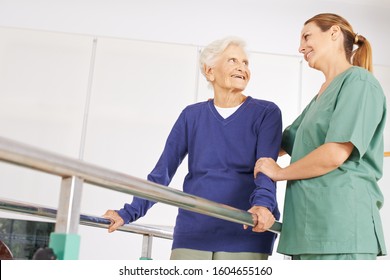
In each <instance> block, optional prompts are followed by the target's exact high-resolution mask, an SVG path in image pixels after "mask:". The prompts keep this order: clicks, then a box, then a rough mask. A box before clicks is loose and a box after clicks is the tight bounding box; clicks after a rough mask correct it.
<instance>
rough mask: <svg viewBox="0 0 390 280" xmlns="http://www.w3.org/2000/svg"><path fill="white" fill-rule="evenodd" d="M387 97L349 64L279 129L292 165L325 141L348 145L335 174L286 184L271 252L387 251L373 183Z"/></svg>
mask: <svg viewBox="0 0 390 280" xmlns="http://www.w3.org/2000/svg"><path fill="white" fill-rule="evenodd" d="M385 120H386V99H385V95H384V93H383V90H382V88H381V86H380V84H379V82H378V81H377V80H376V79H375V78H374V76H373V75H372V74H371V73H370V72H368V71H366V70H365V69H363V68H360V67H356V66H353V67H351V68H349V69H348V70H346V71H345V72H343V73H341V74H339V75H338V76H337V77H336V78H335V79H334V80H333V81H332V83H331V84H330V85H329V86H328V88H327V89H326V90H325V91H324V92H323V93H322V94H321V95H320V96H319V98H317V97H315V98H314V99H313V100H312V101H311V102H310V103H309V105H308V106H307V107H306V108H305V110H304V111H303V112H302V114H301V115H300V116H299V117H298V118H297V119H296V120H295V121H294V122H293V123H292V124H291V125H290V126H289V127H287V128H286V129H285V131H284V132H283V140H282V148H283V149H284V150H285V151H286V152H287V153H288V154H290V155H291V162H292V163H293V162H295V161H297V160H299V159H301V158H303V157H304V156H306V155H307V154H309V153H310V152H311V151H313V150H314V149H316V148H318V147H319V146H321V145H322V144H324V143H329V142H339V143H345V142H351V143H353V145H354V146H355V147H354V149H353V151H352V154H351V155H350V157H349V158H348V159H347V160H346V161H345V162H344V163H343V164H342V165H341V166H340V167H339V168H337V169H335V170H333V171H331V172H329V173H327V174H325V175H322V176H319V177H315V178H311V179H305V180H293V181H288V182H287V188H286V195H285V203H284V211H283V229H282V233H281V235H280V240H279V245H278V249H277V251H278V252H279V253H282V254H285V255H299V254H339V253H344V254H345V253H374V254H377V253H378V255H384V254H386V248H385V241H384V235H383V229H382V223H381V218H380V214H379V209H380V208H381V207H382V204H383V195H382V193H381V191H380V189H379V186H378V184H377V181H378V180H379V179H380V178H381V176H382V169H383V153H384V147H383V145H384V144H383V130H384V126H385Z"/></svg>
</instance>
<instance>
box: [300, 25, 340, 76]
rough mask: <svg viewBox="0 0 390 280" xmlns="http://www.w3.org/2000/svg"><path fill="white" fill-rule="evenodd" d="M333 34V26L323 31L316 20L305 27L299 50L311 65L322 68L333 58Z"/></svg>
mask: <svg viewBox="0 0 390 280" xmlns="http://www.w3.org/2000/svg"><path fill="white" fill-rule="evenodd" d="M332 34H333V33H332V28H330V29H329V30H327V31H322V30H321V29H320V27H318V25H316V24H315V23H314V22H310V23H308V24H306V25H305V26H304V27H303V29H302V33H301V44H300V46H299V52H300V53H302V54H303V55H304V58H305V60H306V61H307V62H308V63H309V66H310V67H312V68H315V69H318V70H321V67H322V66H323V64H324V63H325V62H326V61H328V60H329V59H330V58H331V56H332V54H333V51H334V49H333V44H332Z"/></svg>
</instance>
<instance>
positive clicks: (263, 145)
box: [118, 96, 282, 254]
mask: <svg viewBox="0 0 390 280" xmlns="http://www.w3.org/2000/svg"><path fill="white" fill-rule="evenodd" d="M213 102H214V101H213V100H209V101H207V102H200V103H196V104H193V105H190V106H187V107H186V108H185V109H184V110H183V111H182V113H181V114H180V116H179V118H178V120H177V121H176V123H175V124H174V126H173V128H172V130H171V132H170V134H169V136H168V139H167V141H166V145H165V148H164V151H163V153H162V155H161V157H160V159H159V160H158V162H157V164H156V166H155V168H154V169H153V170H152V172H151V173H150V174H149V175H148V180H149V181H152V182H155V183H158V184H161V185H165V186H167V185H169V183H170V182H171V180H172V177H173V176H174V175H175V172H176V170H177V168H178V167H179V165H180V164H181V162H182V160H183V159H184V158H185V157H186V156H187V155H188V174H187V175H186V177H185V179H184V184H183V191H184V192H185V193H189V194H192V195H196V196H200V197H203V198H205V199H209V200H212V201H215V202H218V203H223V204H226V205H229V206H232V207H235V208H238V209H242V210H244V211H247V210H248V209H250V208H251V207H252V206H255V205H257V206H265V207H267V208H268V209H270V211H271V212H272V213H273V214H274V216H275V218H276V219H279V217H280V213H279V210H278V205H277V201H276V184H275V182H273V181H272V180H271V179H270V178H268V177H267V176H265V175H263V174H260V175H259V176H257V178H256V179H254V177H253V169H254V166H255V163H256V160H257V159H258V158H260V157H272V158H273V159H275V160H276V159H277V157H278V152H279V148H280V143H281V135H282V119H281V112H280V109H279V108H278V107H277V106H276V105H275V104H274V103H272V102H269V101H264V100H258V99H254V98H252V97H250V96H248V97H247V98H246V100H245V102H244V103H243V104H242V105H241V106H240V107H239V108H238V109H237V111H236V112H234V113H233V114H232V115H231V116H230V117H228V118H226V119H224V118H222V117H221V116H220V115H219V114H218V112H217V110H216V108H215V106H214V103H213ZM154 203H155V202H152V201H148V200H145V199H142V198H138V197H134V199H133V202H132V203H131V204H125V206H124V208H122V209H121V210H119V211H118V213H119V215H120V216H121V217H122V218H123V220H124V221H125V223H129V222H133V221H135V220H137V219H138V218H140V217H142V216H144V215H145V214H146V212H147V211H148V209H149V208H150V207H152V205H153V204H154ZM275 238H276V235H275V234H273V233H271V232H264V233H255V232H252V231H251V230H250V229H248V230H244V229H243V227H242V225H240V224H238V223H234V222H229V221H225V220H222V219H218V218H214V217H210V216H207V215H203V214H199V213H195V212H191V211H188V210H184V209H180V208H179V211H178V215H177V218H176V225H175V228H174V234H173V244H172V249H175V248H188V249H196V250H206V251H213V252H218V251H224V252H257V253H266V254H271V253H272V250H273V244H274V241H275Z"/></svg>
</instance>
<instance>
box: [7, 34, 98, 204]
mask: <svg viewBox="0 0 390 280" xmlns="http://www.w3.org/2000/svg"><path fill="white" fill-rule="evenodd" d="M0 37H1V40H0V100H1V101H0V135H2V136H4V137H7V138H12V139H15V140H17V141H21V142H26V143H29V144H31V145H34V146H37V147H41V148H45V149H47V150H50V151H54V152H57V153H61V154H64V155H68V156H72V157H78V152H79V146H80V138H81V132H82V125H83V122H82V120H83V115H84V105H85V97H86V89H87V82H88V74H89V64H90V57H91V46H92V38H90V37H88V36H77V35H67V34H60V33H51V32H38V31H32V30H21V29H12V28H0ZM58 183H59V179H58V178H55V177H52V176H50V175H46V174H40V173H37V172H32V171H30V170H26V169H23V168H19V167H15V166H10V165H6V164H0V185H1V187H0V196H2V197H7V198H15V199H17V200H21V201H31V199H32V198H33V199H34V202H36V203H39V204H43V205H48V206H54V205H57V202H58V191H59V188H57V187H52V186H53V185H56V186H57V185H58Z"/></svg>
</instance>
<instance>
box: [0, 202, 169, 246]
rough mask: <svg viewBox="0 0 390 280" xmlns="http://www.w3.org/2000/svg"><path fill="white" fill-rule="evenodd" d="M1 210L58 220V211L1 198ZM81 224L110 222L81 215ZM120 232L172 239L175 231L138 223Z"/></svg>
mask: <svg viewBox="0 0 390 280" xmlns="http://www.w3.org/2000/svg"><path fill="white" fill-rule="evenodd" d="M0 209H1V210H5V211H10V212H14V213H19V214H28V215H31V216H34V217H41V218H48V219H50V220H56V216H57V210H56V209H53V208H48V207H42V206H37V205H33V204H26V203H22V202H16V201H10V200H6V199H3V198H0ZM79 220H80V224H81V225H86V226H92V227H98V228H108V226H109V224H110V221H109V220H107V219H104V218H101V217H95V216H91V215H85V214H81V215H80V219H79ZM118 230H119V231H125V232H131V233H135V234H142V235H149V236H155V237H158V238H164V239H170V240H171V239H172V236H173V230H172V228H171V227H164V228H162V227H157V226H148V225H140V224H136V223H132V224H127V225H124V226H122V227H120V228H119V229H118Z"/></svg>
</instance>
